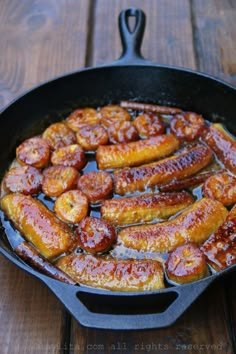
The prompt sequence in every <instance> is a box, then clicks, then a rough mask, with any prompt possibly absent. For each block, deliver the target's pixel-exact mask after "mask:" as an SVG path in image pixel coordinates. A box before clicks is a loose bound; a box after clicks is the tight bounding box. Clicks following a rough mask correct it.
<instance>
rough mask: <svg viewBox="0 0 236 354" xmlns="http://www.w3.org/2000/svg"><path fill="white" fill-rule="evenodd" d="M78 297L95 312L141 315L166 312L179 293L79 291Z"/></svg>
mask: <svg viewBox="0 0 236 354" xmlns="http://www.w3.org/2000/svg"><path fill="white" fill-rule="evenodd" d="M77 297H78V298H79V300H80V301H81V302H82V303H83V305H84V306H85V307H87V309H88V310H89V311H90V312H93V313H103V314H113V315H114V314H115V315H139V314H155V313H161V312H164V311H165V310H166V309H167V308H168V307H169V306H170V305H171V304H172V303H173V302H174V301H175V300H176V299H177V297H178V293H176V292H174V291H170V292H168V293H163V294H162V293H159V294H155V295H154V294H152V295H141V296H140V295H137V296H135V295H134V296H125V295H116V296H112V294H111V295H110V296H108V295H101V294H92V293H84V292H79V293H77Z"/></svg>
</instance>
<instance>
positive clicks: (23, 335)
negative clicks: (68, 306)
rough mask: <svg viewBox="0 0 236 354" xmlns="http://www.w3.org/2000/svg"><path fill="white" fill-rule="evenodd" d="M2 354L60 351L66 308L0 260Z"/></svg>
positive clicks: (47, 291) (43, 288)
mask: <svg viewBox="0 0 236 354" xmlns="http://www.w3.org/2000/svg"><path fill="white" fill-rule="evenodd" d="M0 268H1V272H0V284H1V301H0V343H1V353H2V354H18V353H27V354H31V353H52V352H53V349H54V348H55V349H57V348H60V347H61V345H62V343H61V338H62V337H63V336H62V333H63V327H62V326H63V317H64V309H63V306H62V305H61V304H60V303H59V301H57V300H56V299H55V297H54V296H53V295H52V294H51V293H50V292H49V290H48V289H47V288H46V287H45V285H43V284H42V283H40V282H39V281H37V280H36V279H34V278H32V277H30V276H29V275H27V274H26V273H25V272H23V271H21V270H19V269H17V268H16V267H15V266H14V265H13V264H11V263H10V262H9V261H7V260H5V259H4V258H3V257H1V258H0Z"/></svg>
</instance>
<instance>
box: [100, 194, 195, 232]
mask: <svg viewBox="0 0 236 354" xmlns="http://www.w3.org/2000/svg"><path fill="white" fill-rule="evenodd" d="M193 202H194V199H193V197H192V196H191V195H190V194H189V193H187V192H179V193H178V192H177V193H153V194H145V195H139V196H135V197H130V198H122V199H121V198H117V199H108V200H104V201H102V205H101V217H102V218H103V219H104V220H106V221H109V222H110V223H112V224H113V225H128V224H135V223H140V222H148V221H152V220H154V219H163V218H168V217H170V216H171V215H174V214H175V213H177V212H178V211H180V210H183V209H184V208H187V207H188V206H189V205H190V204H192V203H193Z"/></svg>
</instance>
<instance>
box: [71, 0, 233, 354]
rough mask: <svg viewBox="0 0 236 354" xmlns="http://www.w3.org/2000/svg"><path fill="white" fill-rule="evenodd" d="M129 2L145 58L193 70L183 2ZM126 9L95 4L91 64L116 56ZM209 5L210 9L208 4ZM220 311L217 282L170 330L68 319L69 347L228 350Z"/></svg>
mask: <svg viewBox="0 0 236 354" xmlns="http://www.w3.org/2000/svg"><path fill="white" fill-rule="evenodd" d="M128 6H129V7H130V6H135V7H140V8H142V9H143V10H144V11H145V13H146V15H147V28H146V32H145V36H144V43H143V51H142V52H143V55H144V56H145V57H146V58H148V59H152V60H153V61H158V62H159V63H161V64H170V65H178V66H185V67H189V68H192V69H197V64H198V63H197V62H196V60H195V50H194V42H193V40H194V36H193V31H192V24H191V20H192V13H191V9H190V3H189V2H188V1H178V2H177V1H171V0H168V1H158V2H156V1H151V0H150V1H146V2H143V1H138V0H137V1H129V3H128ZM126 7H127V1H122V0H120V1H112V2H110V1H109V0H98V1H97V2H96V8H95V9H94V16H93V19H94V21H95V25H94V35H93V48H92V50H91V51H90V52H91V56H90V64H91V65H97V64H104V63H108V62H109V61H112V60H113V59H114V58H118V57H119V55H120V53H121V49H120V48H121V46H120V39H119V34H118V30H117V25H116V21H117V17H118V14H119V12H120V11H121V10H122V9H124V8H126ZM211 7H214V3H213V2H211ZM107 14H109V16H107ZM215 294H217V296H216V295H215ZM212 299H214V301H212ZM225 312H227V309H226V308H225V297H224V291H223V287H222V283H220V282H218V283H217V284H215V285H213V286H212V287H211V288H210V289H208V290H207V291H206V292H205V293H204V294H203V295H202V296H201V297H200V298H199V299H198V300H197V301H196V302H195V303H194V304H193V305H192V307H191V308H190V309H189V310H187V311H186V313H185V314H184V315H183V316H182V317H181V318H180V319H179V320H178V321H177V322H176V324H174V325H173V326H171V327H170V328H166V329H160V330H151V331H135V332H130V331H128V332H124V331H119V332H112V331H109V330H108V331H102V330H94V329H85V328H83V327H82V326H80V325H78V324H77V323H76V322H75V321H73V322H72V325H73V326H72V338H71V346H72V350H74V351H75V352H76V351H77V350H78V351H79V350H81V352H82V353H89V350H91V348H93V349H94V351H95V349H96V353H100V352H101V353H102V352H106V353H112V352H114V350H117V351H118V352H129V353H136V352H137V350H138V352H145V350H146V352H147V351H148V352H150V353H155V352H157V351H160V352H166V350H167V351H168V350H169V351H175V350H177V349H179V350H181V349H182V350H184V348H185V347H184V345H189V347H188V352H189V353H191V352H196V348H197V347H198V346H199V345H200V344H202V345H203V346H205V349H206V348H210V349H211V350H212V352H214V349H215V348H216V349H217V346H218V349H219V350H221V348H223V349H222V350H223V352H227V353H231V352H232V343H231V338H230V337H229V332H228V328H227V324H226V316H225ZM161 345H163V346H164V345H165V346H166V347H163V346H162V347H161ZM194 345H195V348H194ZM119 346H120V348H119ZM122 346H123V348H122ZM178 346H180V347H178ZM181 346H182V347H181ZM191 346H192V347H191ZM207 346H208V347H207ZM177 347H178V348H177ZM145 348H146V349H145ZM191 348H192V350H191Z"/></svg>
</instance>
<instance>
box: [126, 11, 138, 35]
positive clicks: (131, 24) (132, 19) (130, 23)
mask: <svg viewBox="0 0 236 354" xmlns="http://www.w3.org/2000/svg"><path fill="white" fill-rule="evenodd" d="M127 27H128V30H129V32H130V33H131V34H132V33H134V32H135V30H136V27H137V17H136V16H135V15H130V16H129V17H128V18H127Z"/></svg>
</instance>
